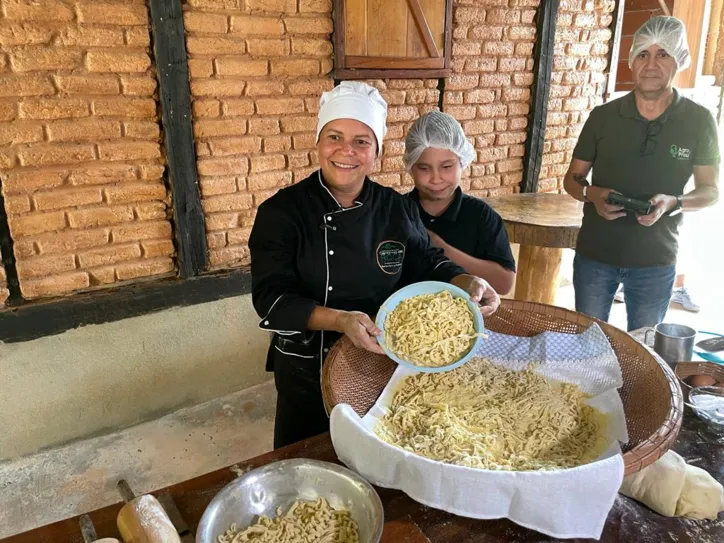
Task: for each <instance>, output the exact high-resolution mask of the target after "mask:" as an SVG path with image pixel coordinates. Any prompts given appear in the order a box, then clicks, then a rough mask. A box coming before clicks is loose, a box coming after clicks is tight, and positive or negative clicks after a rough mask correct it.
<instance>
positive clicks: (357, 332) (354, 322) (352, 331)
mask: <svg viewBox="0 0 724 543" xmlns="http://www.w3.org/2000/svg"><path fill="white" fill-rule="evenodd" d="M336 328H337V331H339V332H341V333H343V334H344V335H346V336H347V337H348V338H349V339H351V340H352V343H353V344H354V346H355V347H358V348H360V349H365V350H366V351H370V352H372V353H377V354H385V352H384V351H383V350H382V347H380V345H379V344H378V343H377V338H376V336H378V335H380V334H381V333H382V332H381V330H380V329H379V328H377V326H375V323H374V322H372V319H370V318H369V316H367V315H366V314H365V313H361V312H359V311H341V312H340V313H339V316H338V317H337V327H336Z"/></svg>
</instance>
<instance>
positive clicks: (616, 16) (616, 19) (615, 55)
mask: <svg viewBox="0 0 724 543" xmlns="http://www.w3.org/2000/svg"><path fill="white" fill-rule="evenodd" d="M623 12H624V3H623V2H616V7H615V8H614V11H613V39H612V40H611V49H609V51H608V80H607V81H606V95H605V97H606V101H607V102H608V101H609V100H610V99H611V95H613V93H614V92H616V79H617V77H618V61H619V58H620V56H621V33H622V32H623ZM626 54H628V51H627V52H626Z"/></svg>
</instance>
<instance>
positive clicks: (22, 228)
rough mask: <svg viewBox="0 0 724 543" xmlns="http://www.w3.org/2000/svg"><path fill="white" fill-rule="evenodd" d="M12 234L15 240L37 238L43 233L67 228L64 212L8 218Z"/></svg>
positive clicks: (28, 214) (29, 214)
mask: <svg viewBox="0 0 724 543" xmlns="http://www.w3.org/2000/svg"><path fill="white" fill-rule="evenodd" d="M8 222H9V224H10V233H11V234H12V236H13V238H14V239H18V238H24V237H28V236H35V235H37V234H42V233H43V232H53V231H55V230H62V229H63V228H65V214H64V213H63V212H62V211H55V212H53V213H27V214H25V215H11V216H9V217H8Z"/></svg>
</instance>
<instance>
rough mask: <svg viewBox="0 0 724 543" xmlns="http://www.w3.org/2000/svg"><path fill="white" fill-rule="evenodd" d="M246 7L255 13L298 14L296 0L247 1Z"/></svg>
mask: <svg viewBox="0 0 724 543" xmlns="http://www.w3.org/2000/svg"><path fill="white" fill-rule="evenodd" d="M246 7H247V8H249V9H251V10H254V11H265V12H272V13H296V12H297V2H296V0H246Z"/></svg>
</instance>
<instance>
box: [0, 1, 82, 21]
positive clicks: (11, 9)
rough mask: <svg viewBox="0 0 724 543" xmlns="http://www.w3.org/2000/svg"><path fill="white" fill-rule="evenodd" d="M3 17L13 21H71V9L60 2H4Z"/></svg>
mask: <svg viewBox="0 0 724 543" xmlns="http://www.w3.org/2000/svg"><path fill="white" fill-rule="evenodd" d="M3 7H4V8H5V17H6V18H7V19H11V20H15V21H49V22H58V21H72V20H73V17H74V14H73V8H72V7H71V6H69V5H67V4H65V3H64V2H63V1H62V0H35V1H33V2H28V1H26V0H6V1H5V2H3Z"/></svg>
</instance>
